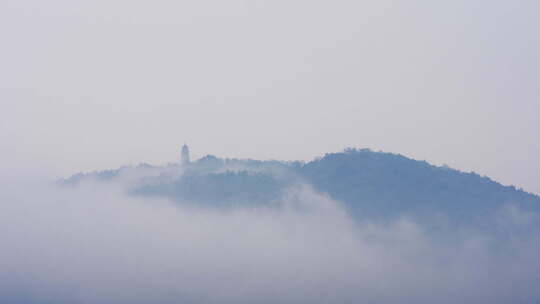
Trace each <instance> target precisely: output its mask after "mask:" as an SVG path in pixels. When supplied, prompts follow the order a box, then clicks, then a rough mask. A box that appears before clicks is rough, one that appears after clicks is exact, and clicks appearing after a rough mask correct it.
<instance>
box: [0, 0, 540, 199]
mask: <svg viewBox="0 0 540 304" xmlns="http://www.w3.org/2000/svg"><path fill="white" fill-rule="evenodd" d="M538 12H540V2H538V1H519V0H516V1H499V0H489V1H487V0H485V1H484V0H477V1H470V0H456V1H427V0H426V1H420V0H411V1H390V0H377V1H341V0H336V1H319V0H309V1H308V0H287V1H281V0H273V1H263V0H252V1H247V0H244V1H240V0H228V1H223V0H198V1H178V0H176V1H172V0H155V1H135V0H129V1H128V0H107V1H103V0H92V1H90V0H80V1H68V0H50V1H38V0H27V1H22V0H3V1H2V2H1V3H0V45H1V47H0V55H1V56H0V67H1V68H0V105H1V108H0V138H1V142H0V154H1V155H2V158H3V162H4V165H2V166H6V167H5V168H6V169H7V170H12V171H13V172H15V171H17V172H24V170H35V169H36V168H39V169H41V170H43V171H44V172H48V174H51V176H54V177H58V176H62V175H69V174H71V173H74V172H77V171H81V170H82V171H86V170H95V169H106V168H112V167H118V166H121V165H126V164H136V163H139V162H149V163H154V164H163V163H166V162H172V161H177V160H178V159H179V149H180V146H181V144H182V143H183V142H184V141H187V143H188V144H189V145H190V146H191V149H192V152H193V156H194V157H195V158H197V157H200V156H203V155H206V154H215V155H218V156H223V157H241V158H247V157H250V158H261V159H284V160H293V159H303V160H309V159H311V158H313V157H315V156H318V155H321V154H324V153H325V152H333V151H339V150H341V149H343V148H345V147H348V146H352V147H359V148H362V147H369V148H372V149H375V150H379V149H380V150H384V151H388V152H396V153H401V154H404V155H406V156H409V157H412V158H415V159H421V160H424V159H425V160H427V161H429V162H432V163H434V164H443V163H446V164H448V165H450V166H452V167H455V168H458V169H461V170H465V171H471V170H474V171H476V172H478V173H480V174H485V175H488V176H491V177H493V178H494V179H496V180H498V181H501V182H503V183H504V184H514V185H517V186H521V187H524V188H525V189H526V190H529V191H534V192H536V193H540V182H539V181H540V162H539V161H538V157H539V155H540V140H539V136H538V135H537V134H538V129H539V127H540V122H539V120H538V114H539V113H540V99H539V96H540V59H539V55H538V54H540V38H539V37H540V35H539V32H538V29H539V28H540V18H538Z"/></svg>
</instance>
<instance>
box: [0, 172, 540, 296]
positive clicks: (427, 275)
mask: <svg viewBox="0 0 540 304" xmlns="http://www.w3.org/2000/svg"><path fill="white" fill-rule="evenodd" d="M18 185H19V186H18V187H15V188H14V189H11V190H5V189H4V190H2V193H1V194H0V195H1V200H2V205H3V206H2V209H3V211H2V213H0V239H1V240H2V242H3V245H2V247H3V249H2V250H1V251H0V269H2V270H1V271H0V282H1V284H0V286H1V287H0V295H1V296H0V298H2V302H12V303H33V302H35V303H47V302H48V301H49V302H52V303H151V302H159V303H331V302H336V303H359V302H364V303H456V302H459V303H509V302H513V303H536V302H535V301H538V300H539V299H540V292H539V291H538V290H537V288H536V286H537V285H538V282H539V280H540V275H539V274H538V273H540V271H539V270H540V262H539V261H538V260H537V256H538V253H540V244H539V241H538V235H539V234H538V230H537V229H536V228H535V227H537V222H538V218H537V215H535V214H528V213H524V212H522V211H520V210H518V209H516V208H513V207H511V206H509V207H507V208H504V209H502V210H500V212H498V213H497V215H496V216H493V218H490V219H486V220H489V221H493V223H497V224H496V225H497V227H494V229H493V231H498V232H497V233H485V232H480V231H475V230H469V231H450V232H448V231H447V232H444V237H440V238H434V237H433V234H432V233H431V232H430V231H426V227H427V226H425V225H423V223H418V222H414V221H412V220H408V219H400V220H396V221H393V222H386V223H378V222H373V221H370V220H369V219H366V220H363V221H360V222H358V221H353V220H352V219H351V218H350V217H349V216H348V215H347V213H346V212H345V211H344V209H343V208H342V206H341V205H340V203H339V202H336V201H333V200H331V199H329V198H328V197H326V196H325V195H322V194H320V193H316V192H314V191H313V190H311V189H310V188H309V187H307V186H303V187H296V188H293V189H290V191H289V192H288V194H287V195H286V197H285V198H284V199H283V200H282V201H281V202H280V205H279V207H278V208H250V209H242V208H238V209H235V210H227V211H224V210H213V209H210V208H205V209H202V208H196V207H193V206H190V207H187V206H178V205H174V204H172V203H170V202H168V201H165V200H155V199H147V198H144V199H143V198H134V197H129V196H126V195H124V194H123V193H122V191H121V190H119V189H120V188H118V187H116V186H115V185H105V184H99V183H91V182H87V183H84V184H81V185H79V186H78V187H76V188H71V189H66V188H63V189H58V188H55V187H50V186H38V185H35V184H33V185H30V184H28V185H24V187H23V186H22V185H23V184H22V183H19V184H18ZM29 189H32V191H28V190H29ZM502 232H504V233H502Z"/></svg>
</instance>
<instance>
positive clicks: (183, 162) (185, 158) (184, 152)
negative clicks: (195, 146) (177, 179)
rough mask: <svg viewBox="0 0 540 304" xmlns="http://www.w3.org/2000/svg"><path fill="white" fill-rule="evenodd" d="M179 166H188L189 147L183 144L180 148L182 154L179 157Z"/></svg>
mask: <svg viewBox="0 0 540 304" xmlns="http://www.w3.org/2000/svg"><path fill="white" fill-rule="evenodd" d="M180 164H181V165H187V164H189V147H188V146H187V145H186V144H185V143H184V145H183V146H182V154H181V155H180Z"/></svg>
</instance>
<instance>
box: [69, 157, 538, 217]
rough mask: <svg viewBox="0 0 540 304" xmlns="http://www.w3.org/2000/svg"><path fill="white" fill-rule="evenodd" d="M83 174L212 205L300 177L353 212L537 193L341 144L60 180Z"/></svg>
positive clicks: (527, 197)
mask: <svg viewBox="0 0 540 304" xmlns="http://www.w3.org/2000/svg"><path fill="white" fill-rule="evenodd" d="M87 179H94V180H97V181H101V182H111V181H119V182H122V183H124V184H125V185H126V187H127V189H128V191H129V192H130V193H131V194H133V195H145V196H163V197H168V198H171V199H172V200H174V201H177V202H179V203H195V204H204V205H206V206H219V207H233V206H238V205H244V206H250V205H260V204H266V205H268V204H272V203H273V202H275V201H277V200H279V198H280V197H281V195H282V194H283V191H285V190H286V189H288V188H289V187H291V186H294V185H297V184H303V183H307V184H309V185H311V186H312V187H313V188H314V189H315V190H316V191H319V192H322V193H326V194H328V195H329V196H330V197H332V198H334V199H336V200H338V201H341V202H343V203H344V204H345V206H346V207H347V209H348V210H349V211H350V212H351V213H352V214H353V215H355V216H357V217H364V216H369V217H396V216H401V215H410V216H432V215H443V216H447V217H449V218H451V219H455V220H458V221H476V220H481V219H482V217H483V216H484V215H487V214H488V213H490V212H492V211H493V210H495V209H496V208H498V207H500V206H502V205H504V204H517V205H519V206H520V207H521V208H523V209H525V210H532V211H535V212H536V211H539V210H540V197H539V196H537V195H534V194H531V193H527V192H525V191H523V190H520V189H516V188H515V187H513V186H503V185H501V184H500V183H497V182H495V181H493V180H491V179H490V178H488V177H483V176H480V175H478V174H476V173H465V172H461V171H458V170H454V169H451V168H448V167H438V166H433V165H430V164H428V163H427V162H425V161H417V160H413V159H410V158H407V157H405V156H402V155H399V154H392V153H384V152H374V151H371V150H369V149H361V150H357V149H346V150H345V151H343V152H340V153H331V154H326V155H325V156H324V157H322V158H319V159H316V160H313V161H311V162H307V163H303V162H281V161H258V160H250V159H247V160H239V159H221V158H218V157H215V156H211V155H209V156H206V157H203V158H201V159H199V160H197V161H196V162H192V163H190V164H189V165H187V166H183V167H182V166H179V165H175V164H171V165H168V166H164V167H157V166H150V165H140V166H137V167H123V168H120V169H116V170H107V171H101V172H92V173H87V174H76V175H74V176H72V177H71V178H69V179H67V180H65V181H64V183H66V184H76V183H78V182H81V181H83V180H87Z"/></svg>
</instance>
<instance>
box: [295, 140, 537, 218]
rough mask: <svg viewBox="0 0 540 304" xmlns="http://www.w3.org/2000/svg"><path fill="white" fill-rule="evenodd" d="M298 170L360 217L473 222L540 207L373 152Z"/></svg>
mask: <svg viewBox="0 0 540 304" xmlns="http://www.w3.org/2000/svg"><path fill="white" fill-rule="evenodd" d="M297 171H298V173H299V174H300V175H301V176H302V177H303V178H305V180H306V181H307V182H308V183H310V184H312V185H313V186H314V188H315V189H317V190H318V191H321V192H325V193H328V194H329V195H330V196H331V197H333V198H335V199H337V200H340V201H343V202H345V203H346V205H347V206H348V207H349V208H350V210H351V211H353V212H354V213H356V214H367V215H371V216H373V215H376V216H384V215H386V216H394V215H399V214H409V215H417V216H418V215H429V214H434V213H440V214H444V215H448V216H451V217H454V218H459V217H463V218H469V219H473V218H481V216H482V215H483V214H486V213H488V212H490V210H493V209H495V208H496V207H499V206H501V205H503V204H508V203H515V204H519V205H520V206H521V207H523V208H525V209H528V210H538V209H539V207H540V197H538V196H536V195H533V194H531V193H527V192H525V191H523V190H519V189H516V188H515V187H513V186H503V185H501V184H500V183H497V182H495V181H493V180H491V179H490V178H488V177H485V176H484V177H482V176H480V175H478V174H476V173H465V172H461V171H458V170H454V169H451V168H448V167H438V166H433V165H430V164H428V163H427V162H425V161H417V160H413V159H410V158H407V157H405V156H402V155H398V154H392V153H384V152H373V151H371V150H369V149H362V150H356V149H347V150H346V151H344V152H342V153H332V154H326V155H325V156H324V157H323V158H321V159H318V160H314V161H311V162H309V163H307V164H305V165H304V166H302V167H301V168H299V169H298V170H297Z"/></svg>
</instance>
